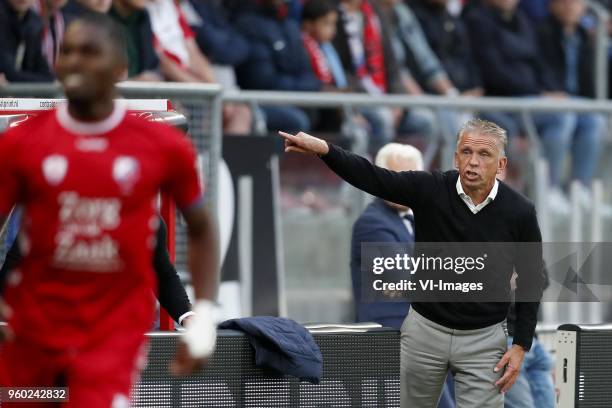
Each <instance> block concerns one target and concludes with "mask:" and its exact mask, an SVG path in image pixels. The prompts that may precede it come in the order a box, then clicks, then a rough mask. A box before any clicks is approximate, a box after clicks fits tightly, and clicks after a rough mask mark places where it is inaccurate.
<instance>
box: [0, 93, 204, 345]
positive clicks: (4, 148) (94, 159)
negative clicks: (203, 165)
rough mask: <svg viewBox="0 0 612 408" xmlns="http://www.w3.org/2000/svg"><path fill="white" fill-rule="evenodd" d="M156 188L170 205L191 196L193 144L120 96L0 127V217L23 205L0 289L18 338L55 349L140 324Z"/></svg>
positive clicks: (190, 201)
mask: <svg viewBox="0 0 612 408" xmlns="http://www.w3.org/2000/svg"><path fill="white" fill-rule="evenodd" d="M160 189H161V190H163V191H166V192H169V193H170V194H171V195H172V197H173V198H174V200H175V202H176V203H177V206H178V207H179V208H181V207H182V208H187V207H190V206H193V205H198V204H199V203H201V198H202V192H201V189H200V183H199V181H198V175H197V171H196V157H195V152H194V150H193V147H192V145H191V143H190V142H189V140H188V139H187V138H186V137H185V136H183V135H182V134H181V133H180V132H179V131H177V130H175V129H173V128H171V127H169V126H166V125H163V124H159V123H153V122H147V121H145V120H143V119H138V118H136V117H134V116H132V115H128V114H127V112H126V106H125V102H122V101H117V102H115V108H114V111H113V113H112V115H111V116H110V117H109V118H107V119H106V120H104V121H102V122H99V123H93V124H92V123H84V122H78V121H76V120H75V119H74V118H72V117H71V116H70V115H69V113H68V109H67V106H66V105H61V106H59V107H58V108H57V110H55V111H49V112H45V113H44V114H41V115H40V116H38V117H36V118H34V119H31V120H29V121H28V122H26V123H25V124H23V125H21V126H19V127H16V128H13V129H11V130H9V131H7V132H6V134H5V135H4V136H0V215H7V214H8V212H9V211H10V209H11V208H12V206H13V205H14V204H21V206H22V208H23V210H24V216H23V221H22V228H21V234H20V239H21V244H22V249H23V252H24V255H25V257H24V259H23V261H22V263H21V264H20V267H19V269H18V270H17V271H14V272H13V273H12V274H11V276H10V278H9V280H8V282H7V285H6V293H5V300H6V301H7V303H8V304H9V305H10V306H11V307H12V309H13V316H12V317H11V318H10V320H9V324H10V326H11V327H12V328H13V330H14V331H15V333H16V334H17V336H18V338H20V339H22V340H27V341H32V342H35V344H39V345H41V346H45V347H53V348H56V347H58V348H64V349H65V348H79V347H85V346H87V345H91V343H92V342H95V341H97V340H99V339H100V338H101V337H102V336H104V335H105V334H109V331H113V330H123V331H131V333H134V331H140V332H142V333H144V332H145V331H147V330H149V329H150V327H151V324H152V321H153V316H154V296H153V293H154V289H155V284H156V280H155V275H154V272H153V270H152V249H153V248H154V246H155V230H156V228H157V225H158V219H157V196H158V191H159V190H160Z"/></svg>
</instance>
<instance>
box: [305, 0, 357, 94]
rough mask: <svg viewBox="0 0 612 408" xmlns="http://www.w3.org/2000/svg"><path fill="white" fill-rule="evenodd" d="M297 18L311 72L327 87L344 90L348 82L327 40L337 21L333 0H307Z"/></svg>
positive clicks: (333, 34)
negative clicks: (299, 18) (299, 19)
mask: <svg viewBox="0 0 612 408" xmlns="http://www.w3.org/2000/svg"><path fill="white" fill-rule="evenodd" d="M301 21H302V39H303V41H304V47H305V48H306V52H307V53H308V58H309V59H310V64H311V66H312V69H313V71H314V73H315V75H316V76H317V78H319V80H320V81H321V82H322V83H323V86H324V88H326V89H327V90H346V89H347V88H348V82H347V79H346V75H345V73H344V69H343V68H342V62H340V57H339V56H338V53H337V52H336V49H335V48H334V46H333V44H332V43H331V42H332V41H333V39H334V38H335V37H336V24H337V22H338V12H337V11H336V7H335V6H334V3H333V0H308V1H307V2H306V4H305V5H304V7H303V9H302V16H301Z"/></svg>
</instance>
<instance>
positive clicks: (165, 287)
mask: <svg viewBox="0 0 612 408" xmlns="http://www.w3.org/2000/svg"><path fill="white" fill-rule="evenodd" d="M166 236H167V230H166V225H165V224H164V222H163V220H162V219H161V217H160V224H159V228H158V229H157V245H156V247H155V253H154V254H153V267H154V269H155V274H156V275H157V280H158V287H159V289H158V295H157V298H158V299H159V303H160V304H161V306H162V307H163V308H164V309H166V311H167V312H168V313H169V314H170V316H172V318H173V319H174V320H176V321H178V319H179V317H181V316H182V315H183V314H185V313H187V312H188V311H190V310H191V304H190V303H189V298H188V297H187V293H186V292H185V288H184V287H183V284H182V283H181V280H180V278H179V276H178V274H177V272H176V269H174V265H172V262H171V261H170V258H169V256H168V251H167V250H166ZM21 258H22V255H21V250H20V248H19V245H18V244H17V240H15V242H14V243H13V245H12V246H11V248H10V249H9V251H8V253H7V254H6V259H5V260H4V264H3V265H2V267H1V268H0V293H2V289H3V286H4V282H6V276H7V275H8V273H9V271H10V270H12V269H13V268H14V267H15V266H16V265H17V264H18V263H19V262H20V261H21Z"/></svg>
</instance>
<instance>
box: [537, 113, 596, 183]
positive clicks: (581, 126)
mask: <svg viewBox="0 0 612 408" xmlns="http://www.w3.org/2000/svg"><path fill="white" fill-rule="evenodd" d="M541 115H542V114H539V115H534V121H535V120H536V116H541ZM573 116H574V119H573V122H574V123H573V131H570V132H568V131H567V128H565V127H563V128H562V130H559V132H558V133H555V131H554V130H551V131H547V132H545V131H544V130H542V131H540V137H541V139H542V146H543V148H544V153H545V155H546V158H547V159H548V162H549V165H550V177H551V184H552V185H553V186H556V185H559V184H560V182H561V180H560V178H561V175H562V173H563V164H564V161H565V158H566V155H567V153H568V152H571V155H572V179H576V180H578V181H580V182H582V184H584V185H585V186H589V185H590V184H591V180H592V179H593V175H594V173H595V169H596V168H597V161H598V160H597V158H598V152H599V146H600V144H601V139H602V136H603V129H604V125H605V123H604V118H603V116H602V115H599V114H596V113H579V114H573ZM536 126H538V125H537V122H536ZM563 126H567V127H571V126H570V125H569V124H567V123H566V124H565V125H563ZM538 128H539V126H538ZM538 130H539V129H538Z"/></svg>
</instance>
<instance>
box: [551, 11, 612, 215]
mask: <svg viewBox="0 0 612 408" xmlns="http://www.w3.org/2000/svg"><path fill="white" fill-rule="evenodd" d="M550 11H551V15H550V17H549V18H548V19H547V20H546V21H545V23H543V24H542V26H541V27H540V49H541V50H542V56H543V58H544V60H545V62H546V63H547V65H548V67H549V68H550V70H551V72H552V76H553V79H554V81H555V83H556V87H557V89H559V90H561V91H565V92H566V93H567V94H568V95H571V96H573V97H578V96H580V97H588V98H592V97H593V96H594V95H595V85H594V80H593V64H594V61H595V57H594V50H593V42H592V40H593V39H592V38H591V36H590V35H589V33H588V32H587V31H586V30H585V29H584V28H582V27H581V25H580V21H581V19H582V17H583V16H584V14H585V11H586V3H585V0H551V2H550ZM604 127H605V120H604V117H603V116H602V115H599V114H596V113H580V114H578V115H577V124H576V130H575V132H574V135H573V141H572V140H568V141H566V142H565V141H561V142H560V143H566V144H568V145H569V144H571V145H572V147H571V148H572V152H573V158H574V163H573V167H572V176H573V178H575V179H577V180H579V181H580V182H581V183H582V185H583V186H585V187H589V186H590V184H591V180H592V178H593V175H594V173H595V170H596V169H597V162H598V160H597V158H598V151H599V150H600V146H601V141H602V137H603V132H604ZM582 202H583V204H585V205H587V206H588V205H590V202H591V199H590V196H589V194H588V192H587V190H585V189H583V194H582Z"/></svg>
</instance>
